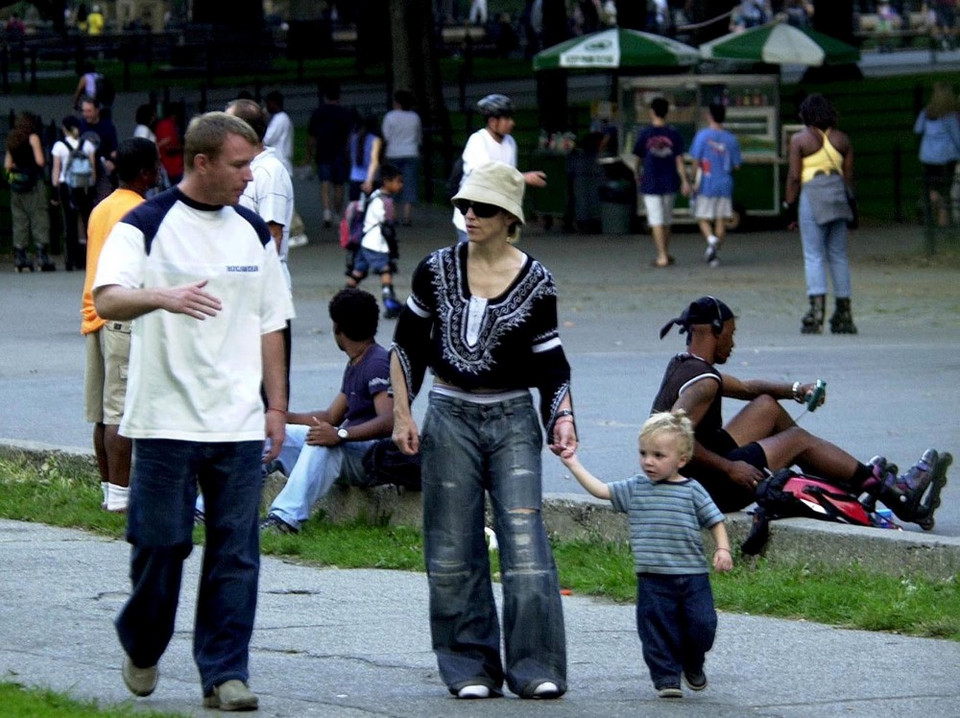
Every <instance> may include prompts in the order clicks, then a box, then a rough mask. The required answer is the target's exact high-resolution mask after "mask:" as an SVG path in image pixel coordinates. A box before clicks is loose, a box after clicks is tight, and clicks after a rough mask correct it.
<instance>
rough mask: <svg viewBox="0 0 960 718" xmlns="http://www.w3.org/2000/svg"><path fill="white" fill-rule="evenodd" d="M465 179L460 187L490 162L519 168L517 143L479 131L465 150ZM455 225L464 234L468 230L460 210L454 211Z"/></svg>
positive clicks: (471, 137) (461, 180)
mask: <svg viewBox="0 0 960 718" xmlns="http://www.w3.org/2000/svg"><path fill="white" fill-rule="evenodd" d="M462 157H463V177H462V178H461V179H460V186H461V187H463V183H464V181H465V180H466V179H467V176H468V175H469V174H470V173H471V172H473V171H474V170H475V169H476V168H477V167H479V166H480V165H485V164H487V163H489V162H503V163H504V164H508V165H510V166H511V167H516V166H517V141H516V140H514V139H513V137H511V136H510V135H504V137H503V141H502V142H497V141H496V140H495V139H494V138H493V135H491V134H490V133H489V132H488V131H487V129H486V128H483V129H481V130H477V131H476V132H474V133H473V134H472V135H470V137H469V139H468V140H467V144H466V145H465V146H464V148H463V155H462ZM453 224H454V226H455V227H456V228H457V229H459V230H460V231H462V232H465V231H466V230H467V223H466V220H464V218H463V215H462V214H460V212H459V211H458V210H456V209H455V210H453Z"/></svg>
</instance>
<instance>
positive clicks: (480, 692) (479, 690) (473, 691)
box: [457, 683, 490, 699]
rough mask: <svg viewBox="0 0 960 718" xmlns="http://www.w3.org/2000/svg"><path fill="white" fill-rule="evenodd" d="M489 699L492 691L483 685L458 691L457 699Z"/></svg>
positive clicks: (466, 687)
mask: <svg viewBox="0 0 960 718" xmlns="http://www.w3.org/2000/svg"><path fill="white" fill-rule="evenodd" d="M489 697H490V689H489V688H488V687H487V686H485V685H483V684H481V683H474V684H471V685H469V686H464V687H463V688H461V689H460V690H459V691H457V698H464V699H470V698H489Z"/></svg>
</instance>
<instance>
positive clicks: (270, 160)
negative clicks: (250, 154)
mask: <svg viewBox="0 0 960 718" xmlns="http://www.w3.org/2000/svg"><path fill="white" fill-rule="evenodd" d="M250 171H251V172H252V173H253V181H252V182H248V183H247V186H246V188H245V189H244V190H243V194H242V195H241V196H240V204H241V205H243V206H244V207H246V208H247V209H252V210H253V211H254V212H256V213H257V214H258V215H260V219H262V220H263V221H264V222H276V223H277V224H281V225H283V238H282V239H281V240H280V261H281V262H283V273H284V275H285V277H286V283H287V289H290V287H291V283H290V272H289V270H288V269H287V257H288V256H289V254H290V224H291V223H292V222H293V182H292V181H291V180H290V174H289V173H288V172H287V171H286V169H285V168H284V166H283V164H282V163H281V162H280V158H279V157H277V153H276V152H275V151H274V150H273V148H272V147H265V148H264V149H263V152H261V153H260V154H258V155H257V156H256V157H254V158H253V162H251V163H250ZM291 318H292V317H291Z"/></svg>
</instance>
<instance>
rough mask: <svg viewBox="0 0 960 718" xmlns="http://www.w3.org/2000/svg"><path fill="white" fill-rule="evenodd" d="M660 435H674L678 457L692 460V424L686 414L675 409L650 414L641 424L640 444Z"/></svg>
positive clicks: (681, 410)
mask: <svg viewBox="0 0 960 718" xmlns="http://www.w3.org/2000/svg"><path fill="white" fill-rule="evenodd" d="M661 434H672V435H674V436H675V437H676V438H677V449H679V451H680V456H681V457H683V458H684V459H686V460H687V461H689V460H690V459H691V458H693V422H692V421H690V419H689V417H687V412H685V411H684V410H683V409H677V410H676V411H660V412H657V413H656V414H651V415H650V418H649V419H647V420H646V421H645V422H643V427H642V428H641V429H640V436H639V441H640V442H641V443H642V442H643V441H644V440H645V439H650V438H653V437H654V436H659V435H661Z"/></svg>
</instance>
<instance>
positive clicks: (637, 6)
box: [617, 0, 647, 30]
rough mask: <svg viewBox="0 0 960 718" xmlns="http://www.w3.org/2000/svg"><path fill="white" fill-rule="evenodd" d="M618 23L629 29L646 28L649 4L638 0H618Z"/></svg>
mask: <svg viewBox="0 0 960 718" xmlns="http://www.w3.org/2000/svg"><path fill="white" fill-rule="evenodd" d="M617 25H618V26H619V27H622V28H625V29H627V30H644V29H646V25H647V4H646V3H643V2H637V0H617Z"/></svg>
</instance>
